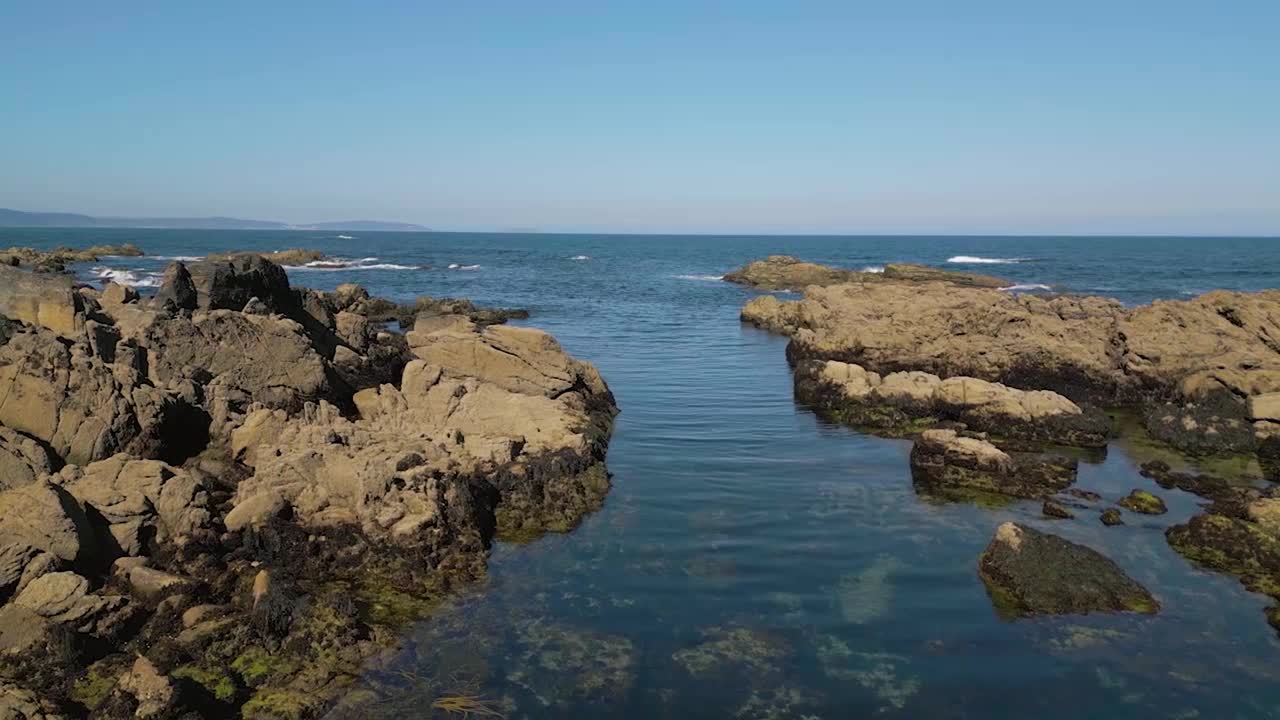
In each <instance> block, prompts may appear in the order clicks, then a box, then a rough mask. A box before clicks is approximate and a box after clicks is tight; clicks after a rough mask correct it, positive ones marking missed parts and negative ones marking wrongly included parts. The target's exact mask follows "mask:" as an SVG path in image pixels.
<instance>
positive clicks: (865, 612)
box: [836, 555, 902, 625]
mask: <svg viewBox="0 0 1280 720" xmlns="http://www.w3.org/2000/svg"><path fill="white" fill-rule="evenodd" d="M901 566H902V561H900V560H898V559H897V558H895V557H890V556H888V555H881V556H879V557H877V558H876V559H875V560H874V561H872V563H871V564H870V565H869V566H867V567H866V568H865V569H864V570H862V571H861V572H858V573H854V574H852V575H845V576H843V577H841V578H840V583H839V584H838V585H837V586H836V602H837V604H838V605H839V606H840V614H841V615H842V616H843V617H844V619H845V620H847V621H849V622H851V623H856V624H858V625H865V624H867V623H869V622H872V621H874V620H876V619H878V618H880V617H883V616H884V615H886V614H887V613H888V612H889V608H890V603H891V602H892V600H893V584H892V583H891V582H890V581H889V578H890V576H891V575H892V574H893V573H894V572H895V571H896V570H897V569H898V568H899V567H901Z"/></svg>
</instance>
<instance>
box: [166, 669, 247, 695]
mask: <svg viewBox="0 0 1280 720" xmlns="http://www.w3.org/2000/svg"><path fill="white" fill-rule="evenodd" d="M171 675H172V676H173V677H175V678H182V679H186V680H190V681H192V682H194V683H196V684H198V685H200V686H202V687H203V688H204V689H205V690H208V691H209V693H210V694H211V695H213V696H214V697H215V698H217V699H218V700H221V701H222V702H231V701H232V700H234V699H235V696H236V692H237V687H236V681H235V680H234V679H232V677H231V676H230V675H228V674H227V672H226V671H225V670H223V669H221V668H218V667H212V666H210V665H203V664H202V665H194V664H193V665H183V666H182V667H179V668H177V669H176V670H174V671H173V672H172V673H171Z"/></svg>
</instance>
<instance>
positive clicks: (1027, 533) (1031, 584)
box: [978, 522, 1160, 617]
mask: <svg viewBox="0 0 1280 720" xmlns="http://www.w3.org/2000/svg"><path fill="white" fill-rule="evenodd" d="M978 575H979V577H981V578H982V581H983V582H984V583H985V584H986V586H987V591H988V592H989V593H990V595H991V599H992V602H993V603H994V604H995V606H996V610H997V611H998V612H1000V613H1001V614H1003V615H1006V616H1010V617H1023V616H1029V615H1062V614H1080V613H1094V612H1122V611H1128V612H1137V613H1155V612H1157V611H1158V610H1159V609H1160V604H1159V603H1158V602H1156V600H1155V598H1153V597H1152V596H1151V593H1149V592H1147V590H1146V588H1144V587H1142V586H1141V585H1139V584H1138V583H1137V582H1135V581H1134V580H1133V579H1131V578H1130V577H1129V576H1128V575H1126V574H1125V573H1124V571H1123V570H1121V569H1120V568H1119V567H1117V566H1116V564H1115V563H1113V562H1112V561H1111V560H1109V559H1107V558H1106V557H1104V556H1103V555H1101V554H1099V553H1098V552H1097V551H1095V550H1091V549H1089V548H1087V547H1085V546H1083V545H1077V544H1076V543H1073V542H1070V541H1067V540H1063V539H1062V538H1060V537H1058V536H1056V535H1050V534H1048V533H1044V532H1040V531H1039V530H1036V529H1034V528H1030V527H1027V526H1025V525H1019V524H1017V523H1012V522H1007V523H1004V524H1002V525H1001V526H1000V527H998V528H996V533H995V536H994V537H993V538H992V539H991V543H990V544H989V545H987V549H986V550H985V551H984V552H983V553H982V557H981V558H980V559H979V560H978Z"/></svg>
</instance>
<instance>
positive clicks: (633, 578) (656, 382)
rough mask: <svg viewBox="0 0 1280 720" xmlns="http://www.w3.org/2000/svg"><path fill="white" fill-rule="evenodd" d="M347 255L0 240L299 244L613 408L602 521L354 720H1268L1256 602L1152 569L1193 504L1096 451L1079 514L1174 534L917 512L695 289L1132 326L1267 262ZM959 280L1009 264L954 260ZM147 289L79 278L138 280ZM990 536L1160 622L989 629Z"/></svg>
mask: <svg viewBox="0 0 1280 720" xmlns="http://www.w3.org/2000/svg"><path fill="white" fill-rule="evenodd" d="M346 235H350V236H354V237H353V238H352V239H350V240H347V239H339V238H337V237H334V234H320V233H308V232H293V233H283V232H215V231H203V232H193V231H134V230H81V229H76V230H0V247H4V246H8V245H17V244H35V245H44V246H48V245H53V244H59V243H63V244H72V245H86V244H90V243H99V242H124V241H133V242H136V243H138V244H139V245H140V246H142V247H143V248H144V249H146V250H147V251H148V252H150V253H153V254H156V255H162V256H192V255H203V254H205V253H207V252H212V251H220V250H227V249H232V248H239V249H279V248H284V247H297V246H304V247H316V248H319V249H323V250H326V251H327V252H329V253H330V254H334V255H340V256H344V257H348V258H353V259H359V258H376V260H365V261H363V262H362V263H360V264H361V265H364V266H381V267H378V268H377V269H363V270H361V269H350V268H348V269H341V270H318V269H312V270H306V269H302V270H293V271H291V272H290V276H291V278H292V279H293V280H294V281H295V282H297V283H300V284H305V285H310V286H313V287H318V288H331V287H333V286H335V285H337V284H338V283H339V282H347V281H355V282H359V283H361V284H364V285H365V286H366V287H368V288H369V289H370V290H371V291H373V292H374V293H376V294H382V295H385V296H389V297H394V298H401V299H408V298H411V297H414V296H417V295H421V294H429V295H433V296H445V295H451V296H463V297H470V298H472V299H474V300H476V301H477V302H482V303H486V304H497V305H506V306H518V307H526V308H528V309H529V310H530V311H531V312H532V313H533V315H532V317H531V318H530V319H529V320H528V321H526V322H527V324H530V325H534V326H537V327H541V328H544V329H546V330H548V331H550V332H552V333H554V334H555V335H556V336H557V337H558V338H559V339H560V340H561V341H562V343H563V344H564V345H565V346H566V347H567V348H568V349H569V350H570V351H571V352H573V353H574V354H576V355H577V356H579V357H581V358H584V359H587V360H590V361H591V362H593V363H595V364H596V365H597V366H598V367H599V368H600V370H601V372H602V373H603V374H604V376H605V378H606V379H607V380H608V382H609V384H610V386H611V387H612V389H613V391H614V393H615V394H616V396H617V399H618V404H619V406H620V407H621V409H622V414H621V415H620V416H619V418H618V423H617V426H616V430H615V434H614V438H613V441H612V444H611V446H610V452H609V468H610V470H611V471H612V473H613V476H614V477H613V481H614V489H613V491H612V493H611V495H610V497H609V499H608V502H607V504H606V506H605V508H604V509H603V510H602V511H600V512H599V513H596V514H595V515H593V516H591V517H589V518H588V519H587V520H586V521H585V522H584V523H583V525H582V526H581V527H580V528H578V529H577V530H576V531H574V532H573V533H571V534H568V535H563V536H551V537H546V538H543V539H540V540H538V541H536V542H534V543H531V544H528V545H521V546H516V545H507V544H501V543H500V544H497V545H496V546H495V548H494V550H493V556H492V559H491V563H490V572H489V577H488V579H487V581H486V582H485V583H483V584H482V585H481V586H479V587H477V588H475V589H474V590H473V591H471V592H469V593H467V594H465V595H464V596H462V597H460V598H458V599H457V600H456V601H455V602H453V603H451V604H450V606H449V607H447V608H445V609H444V610H442V611H441V612H440V613H438V614H437V615H436V616H434V617H433V618H432V619H430V620H428V621H425V622H422V623H420V624H418V625H416V626H414V627H412V628H408V629H406V630H405V632H404V637H403V643H402V646H401V647H400V648H399V649H398V650H396V651H395V652H393V653H390V654H389V655H388V656H387V657H384V658H380V659H378V660H377V661H375V662H373V663H371V664H370V666H369V668H368V671H367V675H366V678H365V684H366V687H367V688H368V689H372V690H374V691H376V693H377V697H378V698H379V700H378V702H377V703H374V704H370V703H369V701H368V697H369V696H368V695H356V694H353V696H352V698H353V699H352V702H353V705H355V707H356V710H355V712H354V714H356V715H374V716H383V717H404V716H406V715H407V714H409V715H411V716H430V713H431V712H432V711H431V710H430V709H429V706H430V704H431V702H432V701H433V700H434V699H436V698H437V697H440V696H446V695H458V694H465V695H470V696H474V697H476V698H479V699H481V700H483V701H485V702H486V703H487V704H488V705H489V706H491V707H494V708H496V709H497V711H499V712H501V713H502V714H504V715H505V716H506V717H511V718H521V717H528V718H550V717H585V716H600V715H606V716H611V717H612V716H618V717H628V718H653V717H670V718H724V717H743V718H765V717H774V718H800V717H820V718H855V717H886V718H920V717H929V718H934V717H937V718H1024V717H1030V716H1035V717H1040V718H1080V717H1088V718H1150V717H1185V718H1265V717H1280V683H1278V682H1277V680H1280V663H1278V662H1277V661H1280V642H1277V640H1276V638H1275V633H1274V632H1273V631H1272V630H1271V629H1270V628H1269V627H1268V626H1267V624H1266V621H1265V619H1264V617H1263V614H1262V608H1263V607H1265V605H1266V604H1267V601H1266V599H1265V598H1263V597H1261V596H1256V595H1251V594H1249V593H1246V592H1244V591H1243V590H1242V589H1241V588H1240V586H1239V585H1238V583H1237V582H1236V581H1235V580H1233V579H1231V578H1227V577H1223V576H1218V575H1214V574H1210V573H1204V572H1201V571H1198V570H1196V569H1195V568H1193V567H1192V566H1190V565H1189V564H1188V563H1187V562H1186V561H1184V560H1183V559H1182V558H1181V557H1180V556H1178V555H1177V554H1175V553H1174V552H1172V551H1171V550H1170V549H1169V548H1168V547H1167V545H1166V544H1165V541H1164V537H1163V533H1162V530H1163V528H1164V527H1167V526H1168V525H1170V524H1172V523H1176V522H1180V521H1182V520H1184V519H1185V518H1186V517H1188V516H1189V515H1190V514H1192V513H1194V512H1195V511H1196V509H1197V506H1198V500H1197V499H1196V498H1194V497H1192V496H1190V495H1186V494H1182V493H1179V492H1176V491H1165V490H1161V489H1159V488H1158V487H1156V486H1155V484H1154V483H1152V482H1150V481H1148V480H1146V479H1144V478H1142V477H1140V476H1139V475H1138V473H1137V464H1138V462H1140V460H1141V457H1138V456H1135V455H1133V454H1132V453H1131V451H1130V450H1129V449H1127V448H1128V446H1127V445H1124V444H1120V443H1117V444H1113V446H1112V447H1111V448H1109V450H1108V452H1107V453H1106V455H1105V458H1101V459H1100V458H1098V457H1093V458H1091V461H1090V462H1087V463H1084V464H1082V466H1081V472H1080V479H1079V482H1078V483H1077V487H1081V488H1086V489H1091V490H1095V491H1098V492H1100V493H1102V494H1103V496H1104V498H1105V499H1107V500H1115V499H1117V498H1119V497H1120V496H1122V495H1124V494H1126V493H1127V492H1128V491H1129V490H1130V489H1132V488H1135V487H1136V488H1145V489H1148V490H1152V491H1153V492H1155V493H1156V494H1158V495H1160V496H1162V497H1163V498H1165V500H1166V501H1167V502H1168V504H1169V506H1170V512H1169V514H1168V515H1165V516H1160V517H1156V518H1150V519H1142V518H1135V517H1134V516H1131V515H1130V516H1127V517H1126V519H1127V521H1128V522H1129V523H1130V524H1128V525H1125V526H1121V527H1116V528H1106V527H1104V526H1102V525H1101V524H1100V523H1099V522H1098V521H1097V519H1096V513H1095V512H1091V511H1081V512H1080V514H1079V517H1078V518H1077V519H1076V520H1070V521H1050V520H1046V519H1044V518H1041V517H1040V509H1039V504H1038V503H1031V502H1019V503H1014V504H1012V505H1010V506H1008V507H1004V508H996V509H991V508H984V507H977V506H974V505H968V504H936V503H933V502H930V501H926V500H925V499H922V498H920V497H919V496H917V495H916V493H915V492H914V490H913V488H912V485H911V479H910V473H909V471H908V467H907V452H908V449H909V444H908V443H905V442H902V441H894V440H883V439H878V438H873V437H869V436H864V435H859V434H857V433H854V432H852V431H850V430H847V429H844V428H840V427H833V426H830V425H827V424H824V423H823V422H821V421H820V420H818V419H817V418H816V417H815V416H814V415H813V414H812V413H810V412H808V411H807V410H805V409H804V408H801V407H798V406H797V405H796V404H795V402H794V401H793V399H792V396H791V382H790V375H789V371H788V368H787V365H786V362H785V359H784V357H783V348H784V346H785V341H784V340H782V339H779V338H776V337H773V336H770V335H767V334H765V333H763V332H760V331H757V330H754V329H751V328H747V327H743V326H742V325H741V324H740V323H739V322H738V319H737V314H738V310H739V308H740V307H741V305H742V303H744V302H745V301H746V300H747V299H749V298H750V297H752V296H753V293H752V292H751V291H749V290H746V289H743V288H739V287H736V286H732V285H729V284H727V283H724V282H721V281H719V280H717V279H716V278H718V276H719V275H721V274H723V273H724V272H725V271H727V270H729V269H731V268H734V267H736V266H739V265H741V264H743V263H744V262H746V261H748V260H750V259H754V258H758V257H761V256H763V255H766V254H771V253H787V254H794V255H798V256H801V257H803V258H805V259H809V260H815V261H819V262H828V263H833V264H838V265H843V266H848V267H857V268H860V267H867V266H875V265H882V264H884V263H886V262H894V261H913V262H927V263H930V264H938V265H942V266H947V267H953V268H956V269H966V270H976V271H981V272H989V273H993V274H999V275H1002V276H1005V277H1008V278H1010V279H1011V280H1013V281H1015V282H1016V283H1019V284H1024V285H1035V284H1043V285H1048V286H1052V287H1061V288H1063V289H1068V290H1076V291H1084V292H1092V293H1098V294H1104V295H1109V296H1112V297H1116V298H1118V299H1120V300H1122V301H1124V302H1128V303H1137V302H1145V301H1149V300H1151V299H1155V298H1178V297H1186V296H1188V295H1190V294H1195V293H1198V292H1201V291H1205V290H1208V289H1212V288H1217V287H1224V288H1235V289H1246V290H1252V289H1260V288H1264V287H1274V286H1278V285H1280V243H1277V242H1273V241H1267V240H1256V239H1255V240H1249V239H1213V240H1205V239H1196V238H1185V239H1176V238H1175V239H1169V238H1164V239H1141V238H1087V239H1084V238H1075V239H1073V238H1016V239H1013V238H1001V239H980V238H945V239H944V238H915V239H907V238H781V237H771V238H728V237H725V238H679V237H640V236H631V237H625V236H620V237H599V236H553V235H469V234H443V233H432V234H404V235H401V234H375V233H346ZM958 256H970V257H983V258H988V259H993V258H1003V259H1010V260H1013V259H1017V260H1018V262H1008V263H987V264H975V263H965V262H954V263H948V262H947V260H948V259H949V258H955V257H958ZM578 257H585V258H586V259H573V258H578ZM164 262H165V261H163V260H151V259H139V258H115V259H107V260H105V261H104V262H103V263H101V264H100V265H101V267H102V268H104V269H95V267H94V266H86V267H83V268H77V270H78V272H79V273H80V275H81V276H82V277H84V278H85V279H86V280H89V279H95V280H96V278H97V276H98V275H101V274H104V273H105V272H106V271H107V270H111V271H115V272H121V271H128V272H131V273H132V277H133V279H135V280H136V281H141V282H144V283H145V282H147V281H148V279H149V278H150V277H152V276H151V275H150V273H156V272H159V270H160V269H161V268H162V267H163V265H164ZM450 264H456V265H458V266H459V267H457V268H453V269H450V268H449V267H448V266H449V265H450ZM427 266H429V267H427ZM468 266H478V267H473V268H470V269H463V268H464V267H468ZM1008 519H1017V520H1019V521H1021V522H1026V523H1029V524H1031V525H1034V526H1037V527H1041V528H1044V529H1048V530H1050V531H1052V532H1055V533H1057V534H1060V535H1063V536H1065V537H1067V538H1069V539H1072V540H1076V541H1078V542H1083V543H1086V544H1088V545H1090V546H1093V547H1095V548H1097V549H1099V550H1101V551H1103V552H1104V553H1105V554H1107V555H1108V556H1110V557H1111V558H1112V559H1114V560H1115V561H1116V562H1118V563H1119V564H1120V565H1121V566H1122V567H1124V568H1125V570H1126V571H1128V572H1129V573H1130V574H1131V575H1133V576H1134V577H1135V578H1136V579H1138V580H1139V581H1140V582H1142V583H1143V584H1145V585H1146V586H1147V587H1148V588H1149V589H1150V590H1151V591H1152V592H1153V593H1154V594H1155V595H1156V596H1157V597H1158V599H1159V600H1160V602H1161V603H1162V605H1163V609H1162V610H1161V612H1160V614H1159V615H1157V616H1155V617H1150V618H1148V617H1132V616H1111V617H1102V616H1087V617H1085V616H1079V617H1065V618H1052V619H1042V620H1032V621H1027V620H1023V621H1017V622H1006V621H1003V620H1001V619H999V618H998V617H997V616H996V614H995V613H994V611H993V610H992V607H991V603H990V601H989V599H988V598H987V596H986V593H985V591H984V589H983V586H982V584H981V582H980V581H979V580H978V578H977V576H976V573H975V563H976V560H977V557H978V554H979V553H980V552H981V551H982V549H983V547H984V546H985V545H986V543H987V541H988V540H989V539H990V537H991V534H992V531H993V530H994V528H995V527H996V525H998V524H999V523H1000V522H1002V521H1004V520H1008ZM357 699H358V702H357ZM437 715H438V716H440V717H445V716H446V715H444V714H443V711H437ZM455 717H456V716H455Z"/></svg>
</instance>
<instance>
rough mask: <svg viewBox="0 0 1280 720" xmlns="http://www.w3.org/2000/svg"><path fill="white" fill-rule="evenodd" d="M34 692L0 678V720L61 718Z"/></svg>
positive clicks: (53, 719) (55, 719)
mask: <svg viewBox="0 0 1280 720" xmlns="http://www.w3.org/2000/svg"><path fill="white" fill-rule="evenodd" d="M62 718H63V716H62V715H60V714H59V713H57V712H56V711H55V710H52V709H49V708H48V707H47V706H46V705H45V703H43V702H42V701H41V699H40V697H39V695H37V694H36V693H34V692H31V691H30V690H25V689H23V688H21V687H19V686H18V685H16V684H14V683H11V682H8V681H6V680H0V720H62Z"/></svg>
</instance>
